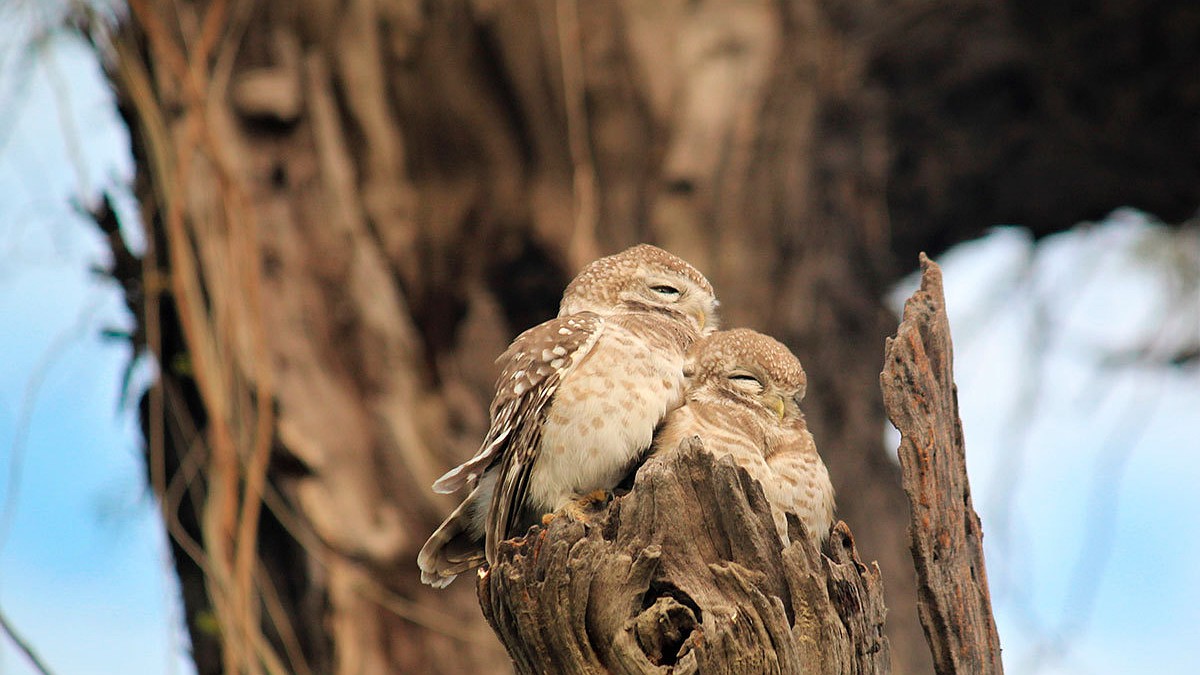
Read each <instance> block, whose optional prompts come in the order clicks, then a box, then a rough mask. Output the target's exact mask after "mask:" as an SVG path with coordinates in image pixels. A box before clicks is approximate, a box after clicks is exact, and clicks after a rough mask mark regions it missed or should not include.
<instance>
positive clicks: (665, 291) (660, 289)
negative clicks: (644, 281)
mask: <svg viewBox="0 0 1200 675" xmlns="http://www.w3.org/2000/svg"><path fill="white" fill-rule="evenodd" d="M650 290H652V291H654V292H655V293H658V294H659V295H661V296H663V297H664V298H677V297H679V289H678V288H675V287H674V286H668V285H666V284H658V285H656V286H651V287H650Z"/></svg>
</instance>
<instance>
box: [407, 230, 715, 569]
mask: <svg viewBox="0 0 1200 675" xmlns="http://www.w3.org/2000/svg"><path fill="white" fill-rule="evenodd" d="M716 306H717V301H716V298H715V297H714V294H713V290H712V286H711V285H710V284H709V283H708V280H706V279H705V278H704V276H703V275H701V274H700V273H699V272H698V271H696V269H695V268H693V267H692V266H691V265H689V264H688V263H686V262H684V261H683V260H681V259H679V258H677V257H675V256H673V255H671V254H670V253H667V252H666V251H664V250H662V249H659V248H656V247H654V246H649V245H640V246H635V247H633V248H630V249H628V250H625V251H623V252H621V253H618V254H616V255H612V256H609V257H607V258H601V259H600V260H597V261H595V262H593V263H591V264H590V265H588V266H587V267H586V268H584V269H583V271H581V272H580V273H579V275H578V276H576V277H575V279H574V280H573V281H571V283H570V284H569V285H568V286H567V289H566V291H565V292H564V293H563V298H562V303H561V305H560V311H559V315H558V317H556V318H554V319H551V320H550V321H547V322H545V323H543V324H539V325H537V326H534V327H533V328H531V329H529V330H527V331H525V332H524V333H522V334H521V335H519V336H518V337H517V338H516V340H514V341H513V343H512V345H511V346H509V348H508V349H507V350H506V351H505V352H504V354H502V355H501V356H500V358H499V359H498V363H499V364H500V368H501V374H500V377H499V380H498V381H497V384H496V395H495V398H494V399H493V401H492V405H491V425H490V428H489V430H488V432H487V435H486V436H485V437H484V440H483V443H482V445H481V446H480V449H479V451H478V452H477V453H476V454H475V456H474V457H472V458H471V459H470V460H468V461H467V462H465V463H464V464H462V465H461V466H458V467H457V468H455V469H453V470H451V471H450V472H448V473H447V474H446V475H444V476H442V477H441V478H440V479H438V481H437V482H436V483H434V490H436V491H438V492H447V493H448V492H454V491H456V490H459V489H461V488H464V487H466V488H469V489H470V493H469V494H468V496H467V497H466V499H465V500H464V501H463V502H462V503H461V504H460V505H459V506H458V508H457V509H455V510H454V512H453V513H451V514H450V516H449V517H448V518H447V519H446V520H445V521H444V522H443V523H442V525H441V526H440V527H439V528H438V529H437V530H436V531H435V532H434V533H433V535H432V536H431V537H430V538H429V541H427V542H426V543H425V546H424V547H423V548H422V549H421V552H420V554H419V555H418V558H417V562H418V565H419V566H420V568H421V579H422V581H424V582H426V583H428V584H431V585H434V586H438V587H443V586H445V585H447V584H449V583H450V582H451V581H452V580H453V579H454V577H455V576H456V575H458V574H461V573H462V572H464V571H466V570H469V569H472V568H474V567H476V566H478V565H480V564H482V563H483V562H484V561H485V560H487V561H494V560H495V556H496V549H497V546H498V544H499V542H500V541H503V540H505V539H508V538H510V537H512V536H516V535H517V534H519V533H521V532H522V531H523V529H524V528H526V527H528V526H529V525H530V524H532V523H533V522H534V521H535V520H536V519H537V518H538V516H540V515H541V514H544V513H549V512H553V511H555V510H557V509H559V508H560V507H562V506H564V505H566V504H568V503H569V502H571V501H572V500H574V499H575V498H577V497H578V496H579V495H581V494H585V493H589V492H592V491H594V490H598V489H604V490H607V489H611V488H612V487H614V486H615V485H616V484H617V483H618V482H619V481H620V480H621V478H622V477H624V475H625V474H626V473H627V472H628V471H629V469H630V468H631V467H632V466H633V465H634V464H635V463H636V461H637V459H638V458H639V457H640V456H641V455H642V454H643V453H644V452H645V451H646V450H647V449H648V448H649V447H650V445H651V442H652V440H653V434H654V430H655V428H656V427H657V426H658V425H659V423H660V422H662V420H663V418H664V417H665V416H666V415H667V413H668V412H670V411H671V410H673V409H674V408H676V407H677V406H678V405H679V404H680V403H681V401H682V397H683V387H684V377H683V363H684V359H685V356H686V353H687V350H688V348H689V347H690V346H691V345H692V344H693V343H694V342H695V341H696V340H698V339H700V338H701V337H702V336H703V335H706V334H708V333H710V332H712V331H713V330H714V329H715V328H716V316H715V313H716Z"/></svg>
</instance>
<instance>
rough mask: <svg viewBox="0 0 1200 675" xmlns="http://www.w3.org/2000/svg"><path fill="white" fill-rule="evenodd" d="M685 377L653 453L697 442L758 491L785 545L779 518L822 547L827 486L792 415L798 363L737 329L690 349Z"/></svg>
mask: <svg viewBox="0 0 1200 675" xmlns="http://www.w3.org/2000/svg"><path fill="white" fill-rule="evenodd" d="M686 370H687V376H688V388H687V391H686V392H685V395H684V403H683V405H682V406H681V407H679V408H677V409H675V410H674V411H672V412H671V413H670V414H669V415H667V418H666V420H665V421H664V423H663V428H662V430H661V431H660V432H659V435H658V437H657V438H656V439H655V443H654V451H655V452H658V451H661V450H667V449H674V448H676V447H678V446H679V444H680V442H681V441H683V440H684V439H686V438H690V437H691V436H699V437H700V439H701V440H702V441H703V443H704V447H705V449H707V450H708V451H709V452H712V453H713V454H715V455H717V456H722V455H732V456H733V460H734V462H736V463H737V464H738V465H739V466H741V467H743V468H745V469H746V471H747V472H748V473H749V474H750V475H751V476H752V477H754V478H755V479H756V480H758V482H759V483H761V484H762V488H763V492H764V493H765V494H766V497H767V501H768V502H770V503H771V512H772V515H773V516H774V519H775V527H776V529H777V530H778V531H779V536H780V538H781V539H783V541H784V543H785V544H786V543H787V542H788V541H789V540H788V534H787V520H786V517H785V516H784V514H785V513H794V514H796V515H797V516H799V517H800V520H801V522H803V523H804V525H805V528H806V529H807V530H808V532H809V534H810V535H812V537H813V538H814V539H815V540H816V542H817V543H818V545H819V544H820V543H821V542H823V541H824V540H825V539H826V538H827V537H828V536H829V527H830V524H831V523H832V521H833V485H832V484H831V483H830V482H829V472H828V471H826V469H825V464H824V463H823V462H822V461H821V457H820V456H819V455H818V454H817V446H816V445H815V444H814V443H813V438H812V434H810V433H809V432H808V427H807V425H806V424H805V422H804V414H803V413H801V412H800V400H801V399H802V398H804V390H805V386H806V378H805V375H804V369H803V368H802V367H801V366H800V361H799V360H797V359H796V357H795V356H793V355H792V353H791V352H790V351H788V348H787V347H785V346H783V345H782V344H780V343H779V342H778V341H777V340H775V339H773V338H770V337H768V336H766V335H762V334H761V333H756V332H754V331H752V330H746V329H744V328H739V329H736V330H730V331H721V332H717V333H713V334H712V335H709V336H708V337H705V338H704V339H702V340H699V341H697V342H696V343H695V344H694V346H693V347H692V349H691V350H690V353H689V355H688V361H687V367H686Z"/></svg>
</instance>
